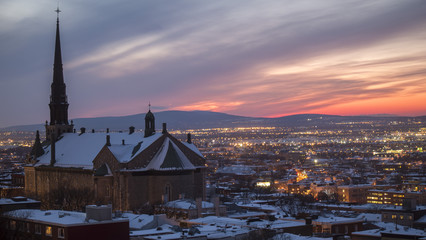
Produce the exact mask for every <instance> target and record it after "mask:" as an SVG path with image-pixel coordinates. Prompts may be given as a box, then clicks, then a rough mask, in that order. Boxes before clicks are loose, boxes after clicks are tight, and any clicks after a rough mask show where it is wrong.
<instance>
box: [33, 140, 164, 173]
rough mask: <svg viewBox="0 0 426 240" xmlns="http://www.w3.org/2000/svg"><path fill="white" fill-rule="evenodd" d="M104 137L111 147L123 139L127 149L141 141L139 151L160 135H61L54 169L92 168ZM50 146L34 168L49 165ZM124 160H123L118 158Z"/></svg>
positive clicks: (104, 142)
mask: <svg viewBox="0 0 426 240" xmlns="http://www.w3.org/2000/svg"><path fill="white" fill-rule="evenodd" d="M106 135H110V139H111V140H110V141H111V145H121V144H122V140H123V139H124V141H125V143H127V145H124V146H127V147H129V148H130V147H131V146H130V145H133V146H135V145H138V144H139V143H140V142H141V141H143V144H141V145H140V148H139V151H142V150H143V149H144V148H146V147H147V146H149V145H150V144H151V143H152V142H154V141H155V140H156V139H158V138H159V137H160V136H161V134H154V135H152V136H150V137H147V138H144V136H143V133H140V132H135V133H132V134H129V133H127V132H124V133H105V132H104V133H101V132H99V133H83V134H79V133H63V134H62V136H61V137H60V138H59V140H58V141H56V143H55V158H56V162H55V166H56V167H78V168H86V169H92V168H93V163H92V161H93V159H94V158H95V157H96V155H97V154H98V153H99V152H100V151H101V149H102V148H103V147H104V146H105V144H106ZM50 147H51V146H50V145H48V146H47V147H45V149H44V151H45V154H44V155H42V156H40V157H39V158H37V159H38V160H39V161H38V162H37V163H36V165H35V166H41V165H49V164H50V158H51V153H50ZM139 151H138V152H139ZM120 159H125V158H123V157H122V158H120Z"/></svg>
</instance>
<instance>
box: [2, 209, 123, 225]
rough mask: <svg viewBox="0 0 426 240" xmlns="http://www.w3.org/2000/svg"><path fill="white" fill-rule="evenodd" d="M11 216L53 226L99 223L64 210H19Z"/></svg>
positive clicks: (78, 213) (81, 214)
mask: <svg viewBox="0 0 426 240" xmlns="http://www.w3.org/2000/svg"><path fill="white" fill-rule="evenodd" d="M7 214H8V215H9V216H12V217H16V218H23V219H27V220H33V221H37V222H44V223H46V224H52V225H79V224H87V223H98V222H99V221H96V220H93V219H90V220H88V221H86V213H82V212H71V211H62V210H48V211H43V210H38V209H19V210H14V211H10V212H7ZM123 220H125V221H127V220H126V219H123V218H117V219H113V220H112V221H123Z"/></svg>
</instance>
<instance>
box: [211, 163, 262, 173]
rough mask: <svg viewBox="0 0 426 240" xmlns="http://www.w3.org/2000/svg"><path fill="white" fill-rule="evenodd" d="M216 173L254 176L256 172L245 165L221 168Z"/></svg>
mask: <svg viewBox="0 0 426 240" xmlns="http://www.w3.org/2000/svg"><path fill="white" fill-rule="evenodd" d="M216 173H227V174H236V175H253V174H255V173H256V172H255V171H253V169H252V168H251V167H250V166H245V165H233V166H226V167H223V168H219V169H218V170H217V171H216Z"/></svg>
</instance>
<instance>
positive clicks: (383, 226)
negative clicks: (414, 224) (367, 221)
mask: <svg viewBox="0 0 426 240" xmlns="http://www.w3.org/2000/svg"><path fill="white" fill-rule="evenodd" d="M374 225H376V226H377V227H379V229H370V230H364V231H359V232H352V235H361V236H374V237H380V236H381V234H382V233H387V234H398V235H406V236H422V237H426V232H425V231H424V230H419V229H415V228H410V227H407V226H401V225H396V224H395V223H385V222H376V223H374Z"/></svg>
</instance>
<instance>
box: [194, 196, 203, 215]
mask: <svg viewBox="0 0 426 240" xmlns="http://www.w3.org/2000/svg"><path fill="white" fill-rule="evenodd" d="M195 206H196V208H197V218H202V217H203V200H202V199H201V198H200V197H198V198H196V199H195Z"/></svg>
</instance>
